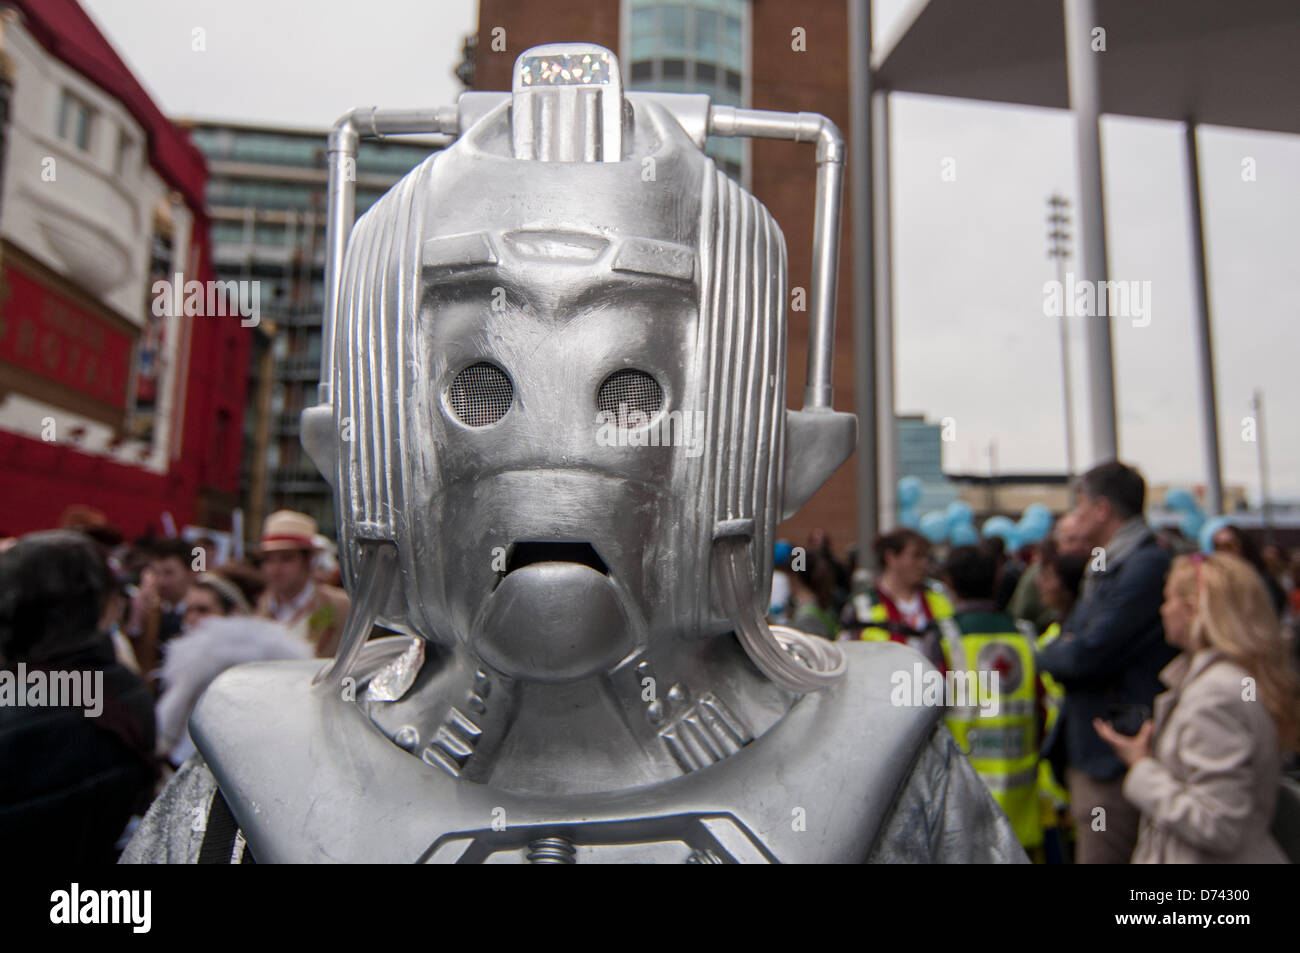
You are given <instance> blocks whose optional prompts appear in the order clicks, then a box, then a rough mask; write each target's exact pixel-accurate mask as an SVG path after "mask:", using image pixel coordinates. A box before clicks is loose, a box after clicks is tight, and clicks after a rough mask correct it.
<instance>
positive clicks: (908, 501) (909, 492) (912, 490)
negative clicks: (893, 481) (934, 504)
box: [898, 476, 924, 509]
mask: <svg viewBox="0 0 1300 953" xmlns="http://www.w3.org/2000/svg"><path fill="white" fill-rule="evenodd" d="M923 489H924V487H923V485H922V483H921V478H920V477H914V476H905V477H903V478H902V479H901V480H899V481H898V502H899V503H900V504H901V505H902V506H903V508H904V509H906V508H907V507H909V506H916V505H917V504H918V503H920V502H921V491H922V490H923Z"/></svg>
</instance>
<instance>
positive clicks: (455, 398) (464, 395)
mask: <svg viewBox="0 0 1300 953" xmlns="http://www.w3.org/2000/svg"><path fill="white" fill-rule="evenodd" d="M514 399H515V386H514V384H512V383H510V378H509V377H507V376H506V372H505V371H503V370H501V368H499V367H497V366H496V365H495V364H489V363H488V362H487V361H480V362H479V363H477V364H471V365H470V366H469V367H467V368H465V369H464V370H463V371H461V372H460V373H459V374H457V375H456V377H455V379H454V380H453V381H452V382H451V387H450V388H449V389H448V391H447V403H448V404H449V405H450V406H451V412H452V413H453V414H455V415H456V419H457V420H459V421H460V422H461V423H463V424H464V425H465V426H466V427H486V426H488V425H489V424H494V423H496V422H497V421H498V420H500V419H501V418H502V417H504V416H505V415H506V411H508V410H509V409H510V405H511V404H512V403H514Z"/></svg>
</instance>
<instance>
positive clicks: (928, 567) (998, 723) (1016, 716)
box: [771, 461, 1300, 863]
mask: <svg viewBox="0 0 1300 953" xmlns="http://www.w3.org/2000/svg"><path fill="white" fill-rule="evenodd" d="M1076 497H1077V503H1076V505H1075V507H1074V509H1072V510H1070V511H1069V512H1067V513H1066V514H1064V515H1063V516H1062V517H1060V518H1059V519H1058V520H1057V521H1056V524H1055V526H1054V527H1053V532H1052V534H1051V536H1050V538H1049V539H1047V540H1045V541H1044V542H1043V543H1041V544H1039V545H1036V546H1032V547H1025V548H1024V549H1022V550H1021V551H1018V552H1013V553H1008V552H1006V549H1005V545H1004V544H1003V542H1002V540H1000V539H997V538H990V539H985V540H983V541H982V542H981V543H980V544H979V545H977V546H958V547H955V548H952V549H950V550H948V551H946V552H938V551H936V547H934V546H932V545H931V543H930V541H929V540H928V539H927V538H926V537H925V536H923V535H921V534H920V533H918V532H915V531H913V530H910V529H898V530H894V531H892V532H890V533H887V534H885V535H883V536H881V537H879V538H878V539H876V540H875V541H874V552H875V557H876V565H877V567H878V568H877V572H876V573H875V574H874V575H873V574H870V573H868V572H867V571H866V570H865V569H860V568H857V567H856V566H855V565H854V560H853V559H852V558H851V559H850V561H849V562H848V563H847V564H845V563H841V562H839V561H837V560H836V558H835V556H834V555H833V553H832V552H831V550H830V547H829V545H828V544H827V540H826V537H825V534H824V533H817V534H815V535H814V537H813V538H812V539H810V541H809V545H808V546H807V547H806V548H796V547H793V546H791V545H789V544H781V545H779V546H778V549H777V553H776V562H777V566H776V571H775V582H774V586H773V593H774V596H773V606H772V613H771V620H772V621H773V622H781V623H785V624H789V625H793V626H794V627H796V628H799V629H802V630H803V631H806V632H809V633H813V634H816V635H820V636H823V637H826V638H832V639H840V640H865V641H880V640H891V641H894V642H900V643H903V644H905V645H909V646H911V647H912V648H913V649H915V650H916V651H918V652H919V653H921V654H922V655H924V656H925V657H927V658H928V659H929V660H930V661H931V662H932V663H933V664H934V665H935V666H937V667H938V668H939V669H940V671H941V672H944V673H945V675H946V673H948V672H965V673H973V674H977V675H978V674H980V673H988V672H995V673H997V675H998V676H999V677H998V679H997V682H996V685H997V687H996V688H995V689H989V688H988V687H986V686H988V685H991V684H993V683H992V682H991V681H984V680H980V679H973V680H972V684H973V685H974V686H975V690H976V691H977V692H978V693H980V697H976V698H974V699H965V700H962V699H957V700H955V701H954V699H945V704H946V705H947V708H946V711H945V717H946V720H947V723H948V726H949V728H950V729H951V730H952V732H953V734H954V736H955V737H956V738H957V740H958V742H959V744H961V745H962V747H963V749H964V750H965V751H966V752H967V754H968V756H969V757H970V758H971V762H972V765H973V767H975V769H976V771H977V772H978V773H979V774H980V775H981V777H983V778H984V780H985V781H986V782H987V784H988V786H989V789H990V793H991V794H992V796H993V797H994V798H995V800H997V801H998V803H999V804H1000V805H1001V806H1002V808H1003V810H1004V811H1005V812H1006V813H1007V815H1008V817H1009V818H1010V819H1011V821H1012V824H1013V826H1014V827H1015V828H1016V832H1017V835H1018V836H1019V837H1020V840H1021V844H1022V846H1024V847H1025V849H1026V851H1027V852H1028V853H1029V854H1030V856H1031V857H1032V858H1033V859H1035V860H1039V861H1046V862H1062V861H1066V860H1070V859H1072V860H1073V861H1075V862H1078V863H1126V862H1130V861H1131V862H1134V863H1139V862H1207V863H1209V862H1218V863H1222V862H1238V861H1241V862H1264V861H1271V862H1285V861H1287V860H1288V859H1289V858H1290V859H1294V857H1295V855H1296V850H1297V845H1296V844H1295V843H1287V844H1286V845H1283V844H1280V843H1279V842H1278V840H1277V839H1276V838H1275V837H1274V835H1273V831H1274V830H1275V829H1279V830H1280V829H1282V828H1283V827H1284V826H1285V825H1283V824H1281V823H1280V820H1281V813H1280V812H1279V809H1278V799H1279V796H1280V795H1281V796H1282V797H1283V798H1285V799H1287V800H1285V801H1284V804H1285V805H1289V809H1290V810H1294V809H1295V807H1296V806H1297V804H1298V803H1300V802H1297V801H1296V800H1295V799H1296V794H1295V793H1294V792H1295V791H1297V790H1300V785H1295V784H1294V783H1293V781H1292V780H1288V778H1287V776H1288V774H1289V775H1290V776H1291V778H1292V779H1293V778H1295V777H1296V776H1300V771H1297V763H1296V761H1295V755H1296V752H1297V750H1300V675H1298V673H1300V660H1298V659H1297V649H1298V647H1300V638H1297V629H1300V572H1298V571H1295V569H1296V567H1300V552H1297V553H1292V554H1291V559H1290V561H1289V562H1288V561H1287V560H1286V559H1285V558H1284V556H1283V553H1282V552H1281V550H1280V549H1279V548H1278V547H1277V546H1267V547H1263V548H1259V547H1257V546H1256V545H1255V542H1254V540H1253V537H1252V536H1250V535H1249V534H1247V533H1246V532H1244V531H1242V530H1241V529H1240V528H1238V527H1235V526H1231V525H1228V526H1225V527H1223V528H1222V529H1220V530H1219V531H1218V532H1216V533H1215V534H1214V536H1213V540H1212V542H1213V548H1214V552H1213V553H1212V554H1203V553H1200V552H1195V551H1194V549H1195V547H1194V546H1193V545H1192V544H1191V543H1190V542H1189V541H1188V540H1186V539H1184V538H1182V536H1181V535H1180V534H1179V533H1177V531H1161V532H1156V531H1153V529H1152V528H1151V527H1150V526H1149V525H1148V524H1147V522H1146V521H1145V519H1144V517H1143V511H1144V509H1145V505H1146V484H1145V481H1144V480H1143V478H1142V476H1141V474H1140V473H1138V472H1137V470H1135V469H1134V468H1132V467H1129V466H1126V465H1124V464H1122V463H1119V462H1117V461H1114V462H1110V463H1106V464H1102V465H1100V466H1097V467H1095V468H1093V469H1092V470H1090V471H1089V472H1088V473H1086V474H1085V475H1084V476H1083V477H1082V478H1081V479H1080V481H1079V483H1078V487H1077V493H1076ZM846 580H847V582H846ZM989 691H993V692H995V693H996V694H997V698H996V701H997V702H998V704H997V705H995V706H989V705H986V704H985V703H986V702H988V701H989V700H990V699H987V698H985V697H982V696H983V694H986V693H988V692H989ZM991 712H992V714H990V713H991ZM1284 846H1285V847H1286V848H1287V850H1285V851H1284V849H1283V847H1284ZM1288 851H1289V853H1288Z"/></svg>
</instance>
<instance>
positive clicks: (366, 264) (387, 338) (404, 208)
mask: <svg viewBox="0 0 1300 953" xmlns="http://www.w3.org/2000/svg"><path fill="white" fill-rule="evenodd" d="M432 161H433V158H432V157H431V158H430V159H429V160H426V162H425V163H424V164H422V165H421V166H419V167H417V168H416V169H415V170H413V171H412V172H411V173H410V174H409V175H407V176H406V177H405V178H403V179H402V180H401V181H400V182H398V183H397V185H395V186H394V187H393V188H392V189H391V190H390V191H389V192H388V193H387V194H386V195H384V196H383V197H382V198H381V199H380V200H379V201H378V202H376V203H375V205H374V206H373V207H372V208H371V209H370V210H369V211H368V212H367V213H366V214H365V215H363V216H362V217H361V218H360V219H359V220H358V221H357V224H356V226H355V227H354V228H353V230H352V235H351V237H350V239H349V241H348V251H347V256H346V259H345V261H344V266H343V294H342V300H341V307H342V320H341V321H340V322H339V327H340V331H342V332H343V333H341V334H340V335H339V336H338V344H337V351H336V355H335V356H336V360H335V363H334V367H335V375H334V377H335V380H334V391H335V394H336V395H337V398H336V399H337V404H338V407H339V411H338V414H339V425H340V427H341V428H342V427H343V426H344V425H345V422H347V421H350V422H351V427H350V431H351V436H352V439H351V440H350V441H343V444H342V445H343V448H344V452H342V453H340V454H339V457H338V465H339V484H338V485H339V486H340V487H343V486H346V487H347V488H348V492H347V493H346V494H345V495H344V497H345V504H344V505H346V506H348V507H349V509H350V512H348V513H346V514H344V516H345V519H350V521H351V529H352V532H353V539H350V540H347V541H346V542H348V543H349V544H350V543H352V542H355V540H356V539H388V540H393V541H397V539H398V536H399V535H400V533H401V529H402V526H401V519H400V514H401V512H402V506H403V492H402V468H401V461H400V454H401V441H402V434H403V433H404V432H405V430H404V425H405V421H406V415H407V408H406V406H405V404H404V402H403V401H401V400H396V401H395V400H393V399H392V398H393V395H401V394H405V393H407V386H408V385H407V381H406V375H407V373H408V371H407V368H406V367H405V366H404V365H403V361H402V360H401V358H400V347H399V343H400V342H399V338H400V337H401V335H403V334H409V333H410V332H411V328H413V327H414V326H415V324H416V320H417V317H416V306H417V302H418V283H419V277H420V269H419V261H418V257H417V256H418V254H419V248H420V242H419V231H420V228H421V221H420V220H421V217H422V214H421V206H420V203H419V202H417V201H416V195H417V194H418V193H419V191H420V184H421V183H422V182H423V181H424V180H425V179H426V178H427V170H428V166H429V164H430V163H431V162H432ZM386 315H387V316H390V317H391V316H394V315H395V316H396V321H395V322H393V323H392V325H391V326H390V324H389V322H388V321H386V320H385V316H386ZM353 550H354V548H353V547H351V546H348V548H347V553H346V555H347V557H348V559H349V561H350V560H351V558H352V556H353ZM340 555H341V556H342V555H343V554H342V553H341V554H340Z"/></svg>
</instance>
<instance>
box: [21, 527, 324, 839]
mask: <svg viewBox="0 0 1300 953" xmlns="http://www.w3.org/2000/svg"><path fill="white" fill-rule="evenodd" d="M216 551H217V547H216V545H215V543H214V542H213V541H212V540H211V539H210V538H203V537H199V538H196V539H194V540H187V539H182V538H179V537H162V538H143V539H139V540H136V541H134V542H127V541H126V540H124V539H123V536H122V534H121V532H119V531H117V530H116V529H115V528H113V527H112V525H111V524H110V523H109V522H108V520H107V518H106V517H105V515H104V514H103V513H101V512H99V511H97V510H93V509H91V508H89V507H84V506H74V507H70V508H69V509H68V510H67V511H66V512H65V514H64V516H63V518H62V519H61V520H60V526H59V528H57V529H51V530H44V531H40V532H34V533H30V534H28V535H26V536H23V537H20V538H16V539H15V538H10V539H5V540H3V541H0V673H4V674H6V675H8V676H9V678H8V679H4V678H3V677H0V692H3V689H4V687H8V688H9V689H10V690H16V691H19V692H22V693H23V698H22V699H21V700H20V701H18V702H17V703H15V700H13V699H9V700H7V703H6V704H0V764H3V765H4V766H5V770H4V771H3V772H0V839H3V840H4V842H5V843H6V844H8V845H9V846H10V847H11V848H12V849H13V850H15V852H16V853H15V856H53V857H59V858H62V859H67V860H70V861H82V862H87V861H88V862H107V861H111V860H113V859H115V858H116V856H117V855H118V853H119V852H120V850H121V848H122V847H123V846H124V844H125V842H126V840H127V839H129V836H130V833H131V829H132V823H133V821H137V820H138V819H139V818H140V817H141V816H142V815H143V814H144V812H145V810H146V809H147V808H148V806H149V804H150V802H151V801H152V799H153V797H154V795H155V794H156V792H157V791H158V790H160V789H161V786H162V784H163V783H164V782H165V781H166V778H167V777H168V776H169V774H170V772H171V771H173V770H174V769H176V768H178V767H179V766H180V765H181V764H182V763H184V761H185V760H186V759H187V758H188V757H189V756H190V755H191V754H193V753H194V746H193V743H192V742H191V740H190V738H189V732H188V727H187V726H188V723H189V718H190V714H191V713H192V711H193V709H194V706H195V704H196V703H197V701H198V699H199V697H200V696H201V695H202V694H203V691H204V690H205V689H206V688H207V686H208V685H209V684H211V682H212V681H213V680H214V679H215V678H216V677H217V676H218V675H220V674H221V673H222V672H223V671H225V670H226V669H228V668H230V667H232V666H235V665H239V664H242V663H245V662H253V661H262V660H274V659H295V658H311V657H313V656H315V657H322V658H324V657H331V656H333V654H334V652H335V649H336V648H337V645H338V640H339V637H340V635H341V633H342V628H343V623H344V620H345V619H346V618H347V614H348V610H349V602H348V597H347V595H346V594H345V593H344V591H343V590H342V589H341V588H339V587H338V583H339V571H338V567H337V565H336V563H334V561H333V560H332V559H330V558H328V551H329V547H328V542H327V541H326V540H325V539H324V537H321V536H320V535H319V534H318V533H317V526H316V522H315V520H313V519H312V518H311V517H310V516H307V515H306V514H303V513H295V512H292V511H287V510H286V511H281V512H278V513H273V514H272V515H271V516H269V517H268V518H267V519H266V521H265V523H264V525H263V528H262V536H261V541H260V544H259V545H258V546H257V547H256V549H255V550H254V552H253V553H252V554H251V555H250V556H248V557H245V558H241V559H232V560H229V561H227V562H224V563H222V564H221V565H217V566H214V567H213V568H211V569H209V568H207V567H208V563H209V561H210V560H211V559H214V558H215V557H216ZM70 673H77V674H78V676H79V678H80V680H79V681H72V680H69V679H68V675H69V674H70ZM70 686H72V687H76V688H77V690H78V691H77V698H76V699H75V703H73V704H70V703H69V699H68V698H66V697H63V694H66V693H62V694H58V695H57V696H56V691H55V690H56V688H57V689H64V688H67V687H70ZM24 702H25V703H24ZM92 707H93V709H94V711H93V714H94V717H86V715H87V714H88V713H91V709H92Z"/></svg>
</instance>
